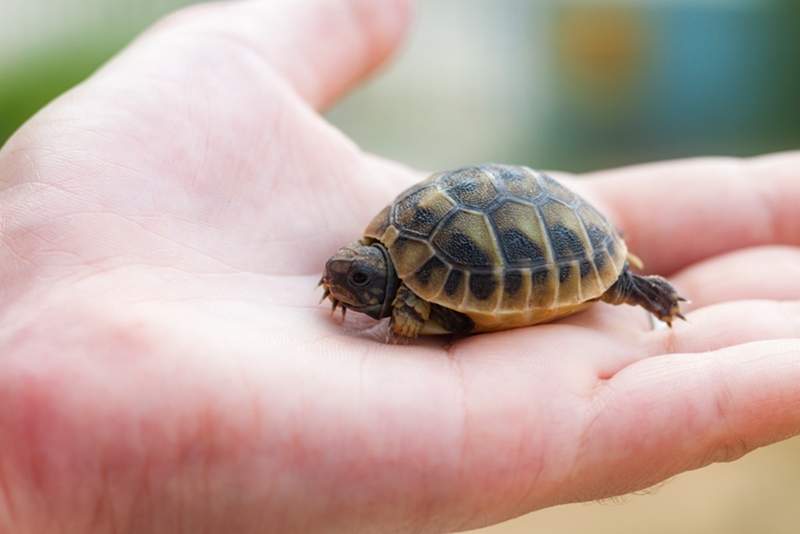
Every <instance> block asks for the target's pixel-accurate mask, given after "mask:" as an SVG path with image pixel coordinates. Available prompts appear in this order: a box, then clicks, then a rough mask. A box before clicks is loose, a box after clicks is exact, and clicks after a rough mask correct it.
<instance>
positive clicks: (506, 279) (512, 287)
mask: <svg viewBox="0 0 800 534" xmlns="http://www.w3.org/2000/svg"><path fill="white" fill-rule="evenodd" d="M521 287H522V273H519V272H513V271H510V272H507V273H506V274H505V276H503V288H504V289H505V292H506V293H507V294H508V295H509V296H514V295H516V294H517V291H519V289H520V288H521Z"/></svg>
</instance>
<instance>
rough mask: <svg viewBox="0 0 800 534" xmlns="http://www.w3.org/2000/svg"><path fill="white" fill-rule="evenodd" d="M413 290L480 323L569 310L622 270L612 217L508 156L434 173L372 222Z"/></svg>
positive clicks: (517, 321)
mask: <svg viewBox="0 0 800 534" xmlns="http://www.w3.org/2000/svg"><path fill="white" fill-rule="evenodd" d="M364 235H365V238H366V241H367V242H372V241H380V242H381V243H382V244H383V245H384V246H385V247H386V249H387V250H388V251H389V254H390V256H391V259H392V261H393V263H394V267H395V269H396V271H397V274H398V276H399V277H400V279H401V280H402V281H403V282H404V283H405V284H406V286H407V287H408V288H409V289H410V290H411V291H413V292H414V293H415V294H416V295H417V296H419V297H421V298H423V299H425V300H427V301H429V302H432V303H435V304H439V305H441V306H444V307H446V308H450V309H453V310H456V311H459V312H462V313H464V314H467V315H468V316H469V317H471V318H472V319H473V321H474V322H475V323H476V327H477V328H476V329H477V330H492V329H495V328H501V327H502V328H508V327H509V326H511V325H522V324H535V323H538V322H544V321H549V320H552V319H555V318H557V317H561V316H564V315H568V314H570V313H574V312H575V311H577V310H578V309H581V308H583V307H585V306H586V305H588V304H589V303H590V302H591V301H594V300H596V299H598V298H599V297H600V296H601V295H602V294H603V293H605V291H606V290H607V289H608V288H609V287H610V286H611V285H612V284H614V282H616V281H617V279H618V278H619V276H620V273H621V272H622V269H623V267H624V266H625V262H626V257H627V248H626V246H625V242H624V241H623V240H622V238H621V237H620V235H619V233H618V232H617V230H616V229H615V228H614V226H613V225H612V224H611V223H609V221H608V220H607V219H606V218H605V217H604V216H603V215H602V214H600V212H598V211H597V210H596V209H595V208H594V207H592V206H591V205H590V204H589V203H588V202H587V201H586V200H584V199H583V198H581V197H580V196H578V195H577V194H575V193H574V192H572V191H570V190H569V189H567V188H566V187H564V186H563V185H561V184H560V183H559V182H557V181H556V180H555V179H553V178H552V177H550V176H548V175H546V174H544V173H541V172H537V171H534V170H532V169H529V168H527V167H515V166H508V165H494V164H490V165H480V166H476V167H466V168H462V169H457V170H454V171H450V172H444V173H438V174H434V175H433V176H431V177H429V178H427V179H426V180H424V181H422V182H420V183H418V184H417V185H415V186H413V187H411V188H409V189H407V190H406V191H404V192H403V193H401V194H400V195H399V196H398V197H397V198H396V199H395V201H394V202H392V204H390V205H389V206H387V207H386V208H384V209H383V210H382V211H381V212H380V213H379V214H378V215H377V216H376V217H375V218H374V219H373V220H372V222H371V223H370V224H369V226H368V227H367V229H366V231H365V233H364Z"/></svg>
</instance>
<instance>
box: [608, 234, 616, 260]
mask: <svg viewBox="0 0 800 534" xmlns="http://www.w3.org/2000/svg"><path fill="white" fill-rule="evenodd" d="M608 255H609V256H611V257H612V258H613V257H614V256H616V255H617V245H616V244H615V243H614V240H613V239H612V240H611V241H609V242H608Z"/></svg>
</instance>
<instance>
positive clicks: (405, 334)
mask: <svg viewBox="0 0 800 534" xmlns="http://www.w3.org/2000/svg"><path fill="white" fill-rule="evenodd" d="M430 315H431V305H430V303H429V302H427V301H425V300H422V299H421V298H419V297H418V296H416V295H415V294H414V293H413V292H412V291H411V290H410V289H408V288H407V287H406V286H405V284H402V285H401V286H400V287H399V288H398V290H397V296H396V297H395V298H394V301H393V302H392V324H391V327H392V332H393V333H394V334H395V335H397V336H399V337H401V338H415V337H417V336H418V335H419V334H420V332H421V331H422V326H423V325H424V324H425V321H427V320H428V318H429V317H430Z"/></svg>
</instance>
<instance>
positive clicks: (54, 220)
mask: <svg viewBox="0 0 800 534" xmlns="http://www.w3.org/2000/svg"><path fill="white" fill-rule="evenodd" d="M407 18H408V17H407V6H406V5H405V3H404V2H400V1H395V2H391V1H388V0H387V1H386V2H383V3H379V2H367V1H360V2H359V1H357V0H349V1H347V0H339V1H322V0H320V1H315V2H307V3H297V2H285V3H279V2H271V3H269V2H244V3H237V4H232V5H225V6H216V5H214V6H204V7H201V8H194V9H192V10H189V11H186V12H182V13H180V14H178V15H176V16H174V17H172V18H170V19H168V20H167V21H165V22H163V23H161V24H160V25H158V26H156V27H155V28H154V29H153V30H151V31H150V32H148V33H147V34H146V35H145V36H143V37H142V38H141V39H140V40H139V41H138V42H137V43H135V44H134V45H132V46H131V47H130V48H129V49H128V50H127V51H126V52H124V53H123V54H122V55H121V56H120V57H118V58H116V59H115V60H114V61H112V62H111V63H110V64H109V65H107V66H106V67H104V69H103V70H101V71H100V72H99V73H98V74H97V75H95V76H94V77H93V78H92V79H91V80H89V81H88V82H87V83H85V84H83V85H82V86H80V87H78V88H76V89H75V90H73V91H72V92H71V93H69V94H68V95H66V96H64V97H62V98H61V99H59V100H58V101H56V102H55V103H53V104H52V105H51V106H49V107H48V108H46V109H45V110H44V111H43V112H41V113H40V114H39V115H38V116H37V117H36V118H34V119H33V120H32V121H31V122H29V123H28V124H27V125H26V126H25V127H23V128H22V129H21V130H20V132H18V134H17V135H16V136H15V137H14V138H13V139H12V140H11V141H10V142H9V143H8V144H7V145H6V146H5V147H4V148H3V150H2V152H1V153H0V179H1V180H2V184H3V188H2V191H1V192H0V205H2V214H3V219H2V225H1V226H0V229H2V234H1V237H2V241H1V243H2V248H0V250H1V251H2V253H1V254H2V256H0V287H2V292H3V293H2V295H3V298H2V323H0V325H1V327H0V347H2V349H1V350H0V354H2V362H3V363H2V367H0V396H1V397H2V399H1V400H2V402H0V447H2V449H0V450H2V454H0V490H2V491H0V526H2V528H1V529H0V530H2V531H14V532H18V533H27V532H36V533H39V532H56V531H66V532H111V531H121V532H137V533H138V532H201V531H207V532H264V531H276V532H286V531H304V532H307V531H309V530H312V531H313V530H325V531H338V530H341V531H347V532H352V531H386V530H397V531H411V532H420V531H443V530H454V529H463V528H468V527H475V526H479V525H484V524H489V523H492V522H496V521H500V520H502V519H505V518H508V517H513V516H515V515H518V514H521V513H525V512H527V511H531V510H535V509H537V508H542V507H546V506H551V505H555V504H559V503H564V502H572V501H579V500H589V499H597V498H601V497H606V496H611V495H618V494H621V493H625V492H628V491H632V490H635V489H641V488H644V487H647V486H649V485H652V484H654V483H656V482H658V481H661V480H664V479H665V478H667V477H669V476H671V475H673V474H676V473H679V472H681V471H684V470H687V469H692V468H696V467H699V466H702V465H705V464H707V463H709V462H713V461H721V460H731V459H735V458H737V457H739V456H740V455H741V454H744V453H745V452H747V451H749V450H752V449H753V448H755V447H758V446H760V445H763V444H766V443H770V442H774V441H777V440H779V439H783V438H785V437H788V436H790V435H794V434H795V433H797V432H798V431H800V388H799V387H797V383H798V379H800V340H798V338H800V325H799V323H800V307H799V306H798V305H797V304H796V303H795V301H796V299H800V276H798V274H800V272H799V271H800V268H798V265H800V262H798V260H800V251H799V250H798V249H797V248H796V247H797V246H799V245H800V231H798V230H797V228H798V227H800V215H798V214H797V213H796V209H795V208H794V207H795V206H797V205H798V203H799V202H800V185H798V183H797V181H796V178H795V175H796V173H797V170H798V169H799V168H800V156H798V155H796V154H788V155H780V156H772V157H769V158H763V159H760V160H753V161H750V162H733V161H727V160H699V161H689V162H683V163H670V164H661V165H656V166H649V167H640V168H633V169H629V170H624V171H613V172H609V173H605V174H603V175H599V176H595V177H592V178H591V179H588V180H580V181H577V180H575V181H573V182H571V183H572V184H573V185H574V187H575V188H577V189H578V190H579V191H580V192H581V193H582V194H584V195H585V196H587V197H589V198H590V199H592V201H593V202H594V203H596V204H597V205H598V206H600V207H602V208H603V209H604V211H606V212H608V213H609V215H610V216H611V217H612V218H613V219H614V220H615V221H616V222H617V223H618V224H619V225H620V226H621V227H622V228H623V230H624V231H625V232H626V235H627V240H628V242H629V245H630V246H631V249H632V250H634V251H636V252H637V253H638V254H640V255H641V256H642V257H643V258H644V260H645V262H646V263H647V264H648V267H650V268H651V269H652V270H653V271H654V272H659V273H661V274H665V275H670V274H672V275H673V276H672V277H671V279H672V280H673V281H674V282H675V283H676V285H677V286H678V288H679V289H680V291H681V292H682V293H683V294H685V295H687V296H689V297H690V298H691V299H692V300H693V306H694V308H696V311H693V312H692V313H690V314H689V322H688V323H685V324H678V325H676V327H675V328H674V329H673V330H657V331H650V330H649V327H648V323H647V320H646V317H645V314H644V312H642V311H641V310H638V309H633V308H628V307H619V308H614V307H610V306H606V305H597V306H595V307H594V308H593V309H591V310H590V311H588V312H586V313H583V314H580V315H577V316H574V317H571V318H569V319H567V320H563V321H560V322H558V323H556V324H550V325H543V326H538V327H535V328H524V329H518V330H513V331H507V332H500V333H495V334H489V335H480V336H473V337H468V338H464V339H460V340H457V341H453V342H451V340H447V339H437V338H431V339H426V340H422V341H421V342H419V343H416V344H412V345H407V346H389V345H385V344H382V343H381V342H380V341H379V340H378V339H376V338H378V337H380V335H381V334H380V332H379V327H374V325H373V323H372V322H371V321H369V320H368V319H365V318H360V317H352V316H348V318H347V320H346V321H345V322H344V323H343V324H342V323H341V321H340V320H338V319H335V318H331V317H330V314H329V312H328V310H327V309H326V308H325V307H323V306H320V305H318V304H317V302H318V300H319V297H320V296H321V294H320V292H318V291H317V292H315V286H316V282H317V280H318V279H319V272H320V270H321V268H322V266H323V264H324V262H325V260H326V259H327V257H328V256H329V255H330V254H331V253H332V252H333V251H335V250H336V249H337V248H338V247H339V246H341V245H342V244H345V243H347V242H350V241H352V240H353V239H355V238H358V237H359V236H360V232H361V230H362V229H363V226H364V225H365V224H366V223H367V222H368V221H369V219H370V217H371V216H372V215H373V214H374V213H375V212H377V211H378V210H379V209H380V208H381V207H382V206H383V205H385V204H386V203H387V202H389V201H390V200H391V198H392V197H393V196H394V195H395V194H396V193H397V192H398V191H400V190H401V189H402V188H404V187H405V186H406V185H408V184H409V183H411V182H413V181H415V180H417V179H418V178H419V177H420V175H419V174H417V173H415V172H412V171H410V170H407V169H405V168H403V167H402V166H400V165H396V164H392V163H389V162H385V161H382V160H379V159H378V158H375V157H373V156H369V155H366V154H364V153H362V152H360V151H359V150H358V149H357V147H356V146H355V145H354V144H353V143H352V142H350V141H349V140H347V139H346V138H344V137H343V136H342V135H341V134H340V133H339V132H337V131H336V130H334V129H333V128H331V127H330V126H329V125H327V124H326V123H325V121H324V120H323V119H322V118H321V117H320V116H319V115H318V114H316V113H315V112H314V108H321V107H324V106H326V105H328V104H330V103H331V102H332V101H333V100H334V99H335V98H336V97H337V96H338V95H339V94H341V92H342V91H344V90H345V89H346V88H347V87H348V86H350V85H351V84H352V83H353V82H354V81H356V80H357V79H359V78H360V77H362V76H363V75H364V74H365V73H366V72H368V71H369V70H371V69H372V68H373V67H374V66H375V65H376V64H377V63H378V62H379V61H380V60H381V59H382V58H383V57H384V56H385V55H387V54H388V53H389V51H390V50H391V49H392V48H393V47H394V46H395V45H396V43H397V42H398V41H399V38H400V36H401V35H402V33H403V28H404V26H405V21H406V20H407ZM221 21H223V22H224V24H223V23H222V22H221ZM265 28H267V29H269V30H270V31H265ZM310 36H311V37H310ZM312 37H313V38H312ZM321 42H322V43H325V46H321V45H320V44H321ZM287 50H292V51H293V53H292V55H291V58H289V57H287V53H286V51H287ZM566 179H567V180H569V178H568V177H567V178H566Z"/></svg>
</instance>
